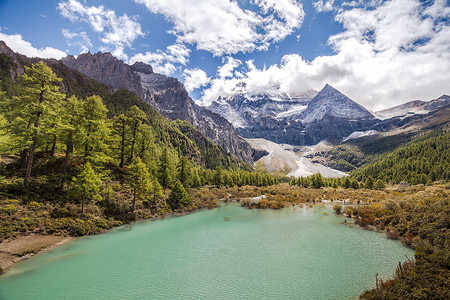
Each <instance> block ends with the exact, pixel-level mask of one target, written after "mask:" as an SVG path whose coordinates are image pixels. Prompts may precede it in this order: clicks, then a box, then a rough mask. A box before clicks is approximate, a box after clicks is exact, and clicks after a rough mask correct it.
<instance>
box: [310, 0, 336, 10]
mask: <svg viewBox="0 0 450 300" xmlns="http://www.w3.org/2000/svg"><path fill="white" fill-rule="evenodd" d="M333 4H334V0H328V1H324V0H320V1H316V2H314V3H313V6H314V8H315V9H316V11H317V12H324V11H332V10H333V9H334V7H333Z"/></svg>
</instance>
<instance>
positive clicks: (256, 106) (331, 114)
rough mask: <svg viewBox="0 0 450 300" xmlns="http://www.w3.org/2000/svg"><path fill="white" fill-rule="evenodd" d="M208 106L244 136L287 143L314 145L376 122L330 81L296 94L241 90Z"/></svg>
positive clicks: (361, 129) (362, 128) (363, 128)
mask: <svg viewBox="0 0 450 300" xmlns="http://www.w3.org/2000/svg"><path fill="white" fill-rule="evenodd" d="M208 109H210V110H212V111H214V112H216V113H219V114H221V115H222V116H223V117H225V118H228V120H229V121H230V122H232V123H233V124H234V125H235V126H236V128H237V131H238V132H239V134H240V135H241V136H243V137H245V138H264V139H268V140H270V141H273V142H275V143H279V144H290V145H315V144H317V143H318V142H320V141H321V140H324V139H327V140H329V141H340V140H342V139H343V138H345V137H347V136H349V135H350V134H351V133H352V132H354V131H366V130H369V129H371V127H372V126H373V125H375V124H376V123H377V122H379V121H377V120H376V119H375V118H374V117H373V115H372V114H371V113H370V112H369V111H368V110H366V109H365V108H364V107H362V106H361V105H359V104H357V103H355V102H354V101H352V100H351V99H349V98H348V97H346V96H345V95H343V94H342V93H340V92H339V91H337V90H336V89H334V88H332V87H331V86H329V85H326V86H325V87H324V88H323V89H322V90H321V91H320V92H319V93H317V92H315V91H311V92H309V93H306V94H304V95H297V96H295V97H288V96H287V95H280V94H273V93H256V94H252V93H240V94H237V95H234V96H231V97H228V98H219V99H218V100H217V101H214V102H213V103H212V104H211V105H210V106H209V107H208Z"/></svg>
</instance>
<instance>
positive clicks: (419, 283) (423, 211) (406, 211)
mask: <svg viewBox="0 0 450 300" xmlns="http://www.w3.org/2000/svg"><path fill="white" fill-rule="evenodd" d="M419 193H420V192H419ZM419 195H420V197H418V196H419ZM449 214H450V202H449V199H448V196H447V195H444V194H441V196H437V195H433V194H431V193H430V194H429V195H426V194H416V197H414V198H413V199H409V200H403V201H397V202H396V201H393V200H390V201H388V203H384V204H383V205H382V206H379V205H371V206H369V207H365V208H362V207H358V208H357V207H355V208H353V215H356V216H358V217H359V218H358V219H357V220H359V221H358V222H362V221H363V222H365V223H367V224H372V225H376V226H377V227H378V228H380V229H385V230H387V232H388V236H389V237H391V238H398V239H400V240H401V241H402V242H403V243H404V244H405V245H407V246H409V247H411V246H412V247H414V248H415V255H414V257H415V262H414V261H413V260H410V259H409V260H408V261H406V262H405V263H399V266H398V267H397V270H396V272H395V274H394V278H393V279H391V280H388V281H383V280H378V279H377V282H376V287H375V288H374V289H372V290H369V291H366V292H365V293H364V294H363V295H361V299H399V298H401V299H449V297H450V288H449V284H448V283H449V280H450V273H449V271H448V270H449V268H450V248H449V244H448V241H449V238H450V230H449V226H448V216H449Z"/></svg>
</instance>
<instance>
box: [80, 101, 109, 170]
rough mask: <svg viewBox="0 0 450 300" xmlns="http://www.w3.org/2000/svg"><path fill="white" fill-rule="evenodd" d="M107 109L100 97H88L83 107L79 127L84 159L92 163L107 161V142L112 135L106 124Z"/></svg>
mask: <svg viewBox="0 0 450 300" xmlns="http://www.w3.org/2000/svg"><path fill="white" fill-rule="evenodd" d="M106 114H107V109H106V107H105V105H104V104H103V100H102V98H101V97H100V96H97V95H94V96H90V97H88V98H87V99H86V100H85V101H84V102H83V103H82V106H81V112H80V118H79V126H80V144H81V146H82V148H83V149H84V153H83V157H84V159H85V160H88V161H91V162H94V163H95V162H98V161H106V160H107V159H108V158H107V157H106V151H107V148H108V146H107V144H106V140H107V138H108V136H109V134H110V129H109V126H108V123H107V122H106Z"/></svg>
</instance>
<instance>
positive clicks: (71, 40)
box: [61, 28, 92, 53]
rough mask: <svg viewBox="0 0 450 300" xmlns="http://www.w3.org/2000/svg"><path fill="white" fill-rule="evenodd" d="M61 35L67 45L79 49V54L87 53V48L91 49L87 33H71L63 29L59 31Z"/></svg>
mask: <svg viewBox="0 0 450 300" xmlns="http://www.w3.org/2000/svg"><path fill="white" fill-rule="evenodd" d="M61 33H62V35H63V36H64V37H65V38H66V39H67V44H68V45H69V46H70V47H72V46H76V47H79V48H80V52H81V53H84V52H88V51H89V48H90V47H92V43H91V40H90V39H89V37H88V35H87V33H86V32H84V31H82V32H80V33H76V32H71V31H70V30H69V29H66V28H63V29H62V30H61Z"/></svg>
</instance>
